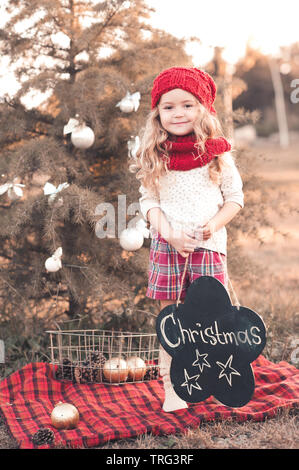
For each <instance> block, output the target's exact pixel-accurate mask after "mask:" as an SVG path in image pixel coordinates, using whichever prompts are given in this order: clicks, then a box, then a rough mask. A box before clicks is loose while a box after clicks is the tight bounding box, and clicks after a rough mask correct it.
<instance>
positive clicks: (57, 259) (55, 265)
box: [45, 246, 62, 273]
mask: <svg viewBox="0 0 299 470" xmlns="http://www.w3.org/2000/svg"><path fill="white" fill-rule="evenodd" d="M61 256H62V248H61V246H60V247H59V248H57V250H56V251H55V252H54V253H53V255H52V256H50V258H48V259H47V260H46V262H45V268H46V270H47V271H49V272H50V273H55V272H56V271H59V269H61V267H62V264H61Z"/></svg>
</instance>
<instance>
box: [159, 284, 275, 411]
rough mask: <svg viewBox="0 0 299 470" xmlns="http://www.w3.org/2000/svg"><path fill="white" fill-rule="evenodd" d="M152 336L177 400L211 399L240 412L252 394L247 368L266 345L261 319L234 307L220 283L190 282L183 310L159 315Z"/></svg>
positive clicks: (174, 308)
mask: <svg viewBox="0 0 299 470" xmlns="http://www.w3.org/2000/svg"><path fill="white" fill-rule="evenodd" d="M156 330H157V335H158V338H159V341H160V343H161V345H162V347H163V348H164V349H165V350H166V352H168V354H170V356H171V357H172V361H171V366H170V379H171V382H172V385H173V388H174V390H175V392H176V393H177V395H178V396H179V397H180V398H182V399H183V400H185V401H186V402H189V403H198V402H200V401H202V400H205V399H206V398H208V397H209V396H210V395H213V396H214V397H215V398H216V399H217V400H218V401H219V402H221V403H223V404H224V405H226V406H231V407H241V406H244V405H245V404H246V403H248V402H249V400H250V399H251V397H252V395H253V392H254V386H255V383H254V374H253V371H252V367H251V362H253V361H254V360H255V359H256V358H257V357H258V356H259V354H260V353H261V352H262V350H263V349H264V347H265V344H266V329H265V325H264V323H263V320H262V319H261V317H260V316H259V315H258V314H257V313H255V312H254V311H252V310H250V309H249V308H246V307H241V306H240V307H239V308H237V307H234V306H233V305H232V304H231V301H230V298H229V295H228V293H227V291H226V289H225V287H224V286H223V285H222V284H221V282H220V281H218V280H217V279H215V278H214V277H211V276H202V277H199V278H198V279H196V280H195V281H194V282H193V283H192V284H191V285H190V287H189V288H188V291H187V295H186V298H185V303H184V304H179V305H178V307H177V306H176V304H174V305H169V306H167V307H165V308H164V309H163V310H161V312H160V313H159V315H158V317H157V322H156Z"/></svg>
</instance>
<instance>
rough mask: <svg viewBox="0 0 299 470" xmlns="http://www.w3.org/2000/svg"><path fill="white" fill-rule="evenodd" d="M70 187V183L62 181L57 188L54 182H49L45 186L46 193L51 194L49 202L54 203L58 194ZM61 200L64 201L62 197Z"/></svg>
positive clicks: (46, 194)
mask: <svg viewBox="0 0 299 470" xmlns="http://www.w3.org/2000/svg"><path fill="white" fill-rule="evenodd" d="M68 187H69V184H68V183H61V184H59V185H58V186H57V188H56V186H54V184H52V183H49V182H47V183H46V184H45V186H44V195H45V196H49V198H48V202H49V204H52V203H53V201H54V199H55V198H56V196H57V194H58V193H60V191H62V190H63V189H65V188H68ZM59 201H60V202H62V198H59Z"/></svg>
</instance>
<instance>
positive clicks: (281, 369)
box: [0, 356, 299, 449]
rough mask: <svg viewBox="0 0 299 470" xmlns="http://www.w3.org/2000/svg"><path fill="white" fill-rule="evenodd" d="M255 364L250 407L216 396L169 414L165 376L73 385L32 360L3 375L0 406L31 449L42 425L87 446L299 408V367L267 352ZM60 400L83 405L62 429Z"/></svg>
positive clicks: (60, 438)
mask: <svg viewBox="0 0 299 470" xmlns="http://www.w3.org/2000/svg"><path fill="white" fill-rule="evenodd" d="M253 369H254V373H255V380H256V388H255V393H254V396H253V398H252V400H251V401H250V402H249V403H248V404H247V405H246V406H244V407H242V408H229V407H226V406H223V405H221V404H219V403H218V402H216V401H215V400H214V398H213V397H210V398H209V399H208V400H205V401H204V402H201V403H198V404H193V405H189V408H188V409H184V410H179V411H177V412H175V413H165V412H164V411H163V410H162V409H161V406H162V402H163V398H164V389H163V384H162V381H161V380H152V381H149V382H144V383H138V384H132V383H131V384H130V383H127V384H124V385H120V386H111V385H105V384H73V383H71V382H69V383H66V382H61V381H59V380H55V379H53V374H52V366H51V365H50V364H47V363H32V364H28V365H26V366H25V367H23V368H22V369H20V370H18V371H17V372H14V373H13V374H11V375H10V376H9V377H8V378H6V379H4V380H2V382H1V383H0V408H1V410H2V414H3V417H4V419H5V422H6V424H7V426H8V427H9V429H10V432H11V433H12V435H13V436H14V438H15V439H16V440H17V442H18V444H19V447H20V448H23V449H29V448H34V447H35V445H34V444H33V442H32V436H33V435H34V433H35V432H36V431H37V430H38V429H39V428H42V427H49V428H51V429H53V431H54V432H55V442H54V444H53V446H55V445H57V444H59V445H60V446H61V445H62V446H67V447H82V448H83V447H95V446H99V445H101V444H103V443H105V442H107V441H109V440H113V439H120V438H121V439H124V438H129V437H134V436H137V435H140V434H145V433H152V434H155V435H158V434H160V435H161V434H173V433H179V432H183V431H184V430H186V429H187V428H188V427H189V428H191V427H192V428H194V427H197V426H199V425H200V423H202V422H203V421H211V420H216V419H217V420H219V419H228V418H234V419H236V420H237V421H245V420H248V419H253V420H255V421H261V420H263V419H264V418H265V417H273V416H275V414H276V413H277V411H278V410H279V409H282V408H291V407H298V404H299V370H297V369H296V368H295V367H294V366H291V365H290V364H288V363H287V362H280V363H279V364H273V363H272V362H270V361H268V360H267V359H265V358H264V357H263V356H260V357H259V358H258V359H257V360H256V361H255V362H254V363H253ZM59 401H64V402H69V403H72V404H74V405H75V406H76V407H77V408H78V410H79V413H80V421H79V424H78V426H77V428H76V429H73V430H66V431H58V430H56V429H55V428H53V427H52V426H51V420H50V415H51V412H52V410H53V407H54V405H55V404H56V403H57V402H59ZM41 447H44V448H48V447H49V445H43V446H41Z"/></svg>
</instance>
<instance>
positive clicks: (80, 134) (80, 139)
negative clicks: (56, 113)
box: [71, 124, 95, 149]
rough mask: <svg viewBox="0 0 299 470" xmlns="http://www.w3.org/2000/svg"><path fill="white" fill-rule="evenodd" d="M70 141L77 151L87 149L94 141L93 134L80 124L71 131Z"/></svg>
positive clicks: (89, 129)
mask: <svg viewBox="0 0 299 470" xmlns="http://www.w3.org/2000/svg"><path fill="white" fill-rule="evenodd" d="M71 141H72V143H73V145H74V146H75V147H77V148H78V149H88V148H89V147H91V146H92V144H93V143H94V141H95V136H94V132H93V130H92V129H91V128H90V127H88V126H86V125H85V124H82V125H81V126H79V127H76V128H75V129H74V130H73V131H72V135H71Z"/></svg>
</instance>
